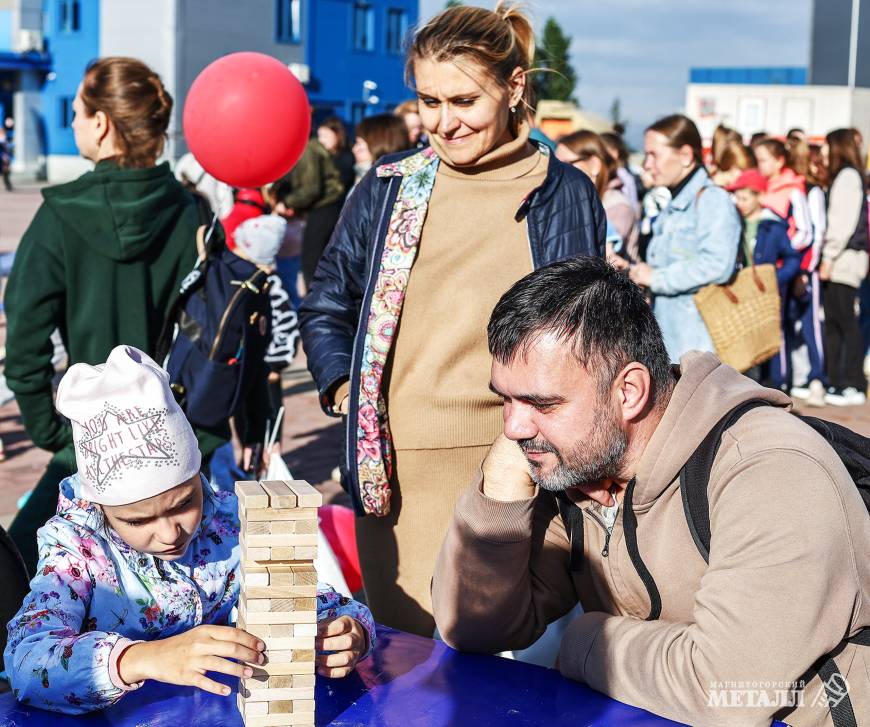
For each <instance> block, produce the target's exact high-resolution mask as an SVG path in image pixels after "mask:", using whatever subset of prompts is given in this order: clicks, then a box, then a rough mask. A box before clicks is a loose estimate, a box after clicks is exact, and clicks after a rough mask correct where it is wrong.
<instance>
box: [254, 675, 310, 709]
mask: <svg viewBox="0 0 870 727" xmlns="http://www.w3.org/2000/svg"><path fill="white" fill-rule="evenodd" d="M299 676H301V675H299ZM285 678H286V679H292V678H293V677H270V679H285ZM239 695H240V696H243V697H244V698H245V699H250V700H252V701H254V702H268V701H270V700H273V701H283V700H285V699H298V700H300V701H303V702H305V703H307V702H308V701H309V700H313V699H314V687H295V688H294V687H288V688H285V689H247V688H245V687H243V686H241V685H239ZM299 711H300V712H303V711H307V710H302V709H300V710H299Z"/></svg>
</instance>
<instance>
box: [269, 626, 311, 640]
mask: <svg viewBox="0 0 870 727" xmlns="http://www.w3.org/2000/svg"><path fill="white" fill-rule="evenodd" d="M299 625H301V624H299ZM296 626H297V624H272V625H271V626H270V627H269V631H270V634H269V635H270V636H271V637H272V638H279V639H289V638H296V637H297V636H305V635H306V634H298V633H296Z"/></svg>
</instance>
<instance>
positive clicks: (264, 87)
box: [184, 53, 311, 187]
mask: <svg viewBox="0 0 870 727" xmlns="http://www.w3.org/2000/svg"><path fill="white" fill-rule="evenodd" d="M310 131H311V110H310V107H309V105H308V97H307V96H306V95H305V89H303V88H302V84H301V83H299V80H298V79H297V78H296V76H294V75H293V74H292V73H291V72H290V69H289V68H288V67H287V66H285V65H284V64H283V63H281V61H279V60H276V59H275V58H272V57H271V56H267V55H264V54H262V53H231V54H230V55H227V56H224V57H223V58H219V59H218V60H216V61H214V63H211V64H210V65H208V66H206V67H205V69H203V71H202V73H200V74H199V75H198V76H197V77H196V80H195V81H194V82H193V85H192V86H191V87H190V91H189V92H188V94H187V101H186V102H185V104H184V135H185V137H186V139H187V145H188V147H189V148H190V151H191V152H192V153H193V155H194V156H195V157H196V159H197V161H199V163H200V164H202V167H203V169H205V170H206V171H207V172H208V173H209V174H211V175H212V176H213V177H215V178H217V179H220V180H221V181H222V182H226V183H227V184H229V185H231V186H233V187H260V186H262V185H264V184H270V183H271V182H274V181H275V180H277V179H279V178H280V177H282V176H283V175H284V174H286V173H287V172H289V171H290V169H292V168H293V165H294V164H296V162H297V161H298V160H299V157H300V156H302V152H303V150H304V149H305V144H306V143H307V141H308V134H309V132H310Z"/></svg>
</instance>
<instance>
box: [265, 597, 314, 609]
mask: <svg viewBox="0 0 870 727" xmlns="http://www.w3.org/2000/svg"><path fill="white" fill-rule="evenodd" d="M271 601H272V603H271V605H270V608H269V610H270V611H315V610H317V599H316V598H273V599H271Z"/></svg>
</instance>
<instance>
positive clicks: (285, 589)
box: [245, 574, 317, 598]
mask: <svg viewBox="0 0 870 727" xmlns="http://www.w3.org/2000/svg"><path fill="white" fill-rule="evenodd" d="M245 595H246V596H247V597H248V598H314V597H316V596H317V586H270V585H268V574H267V576H266V585H265V586H248V582H247V581H245Z"/></svg>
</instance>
